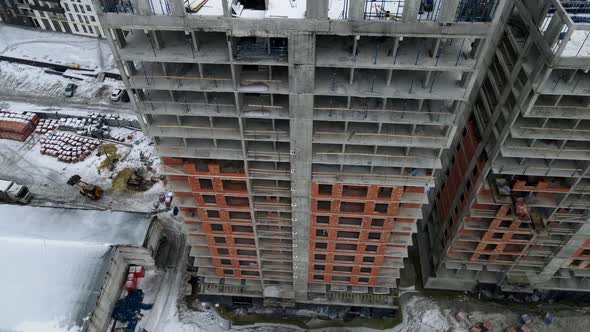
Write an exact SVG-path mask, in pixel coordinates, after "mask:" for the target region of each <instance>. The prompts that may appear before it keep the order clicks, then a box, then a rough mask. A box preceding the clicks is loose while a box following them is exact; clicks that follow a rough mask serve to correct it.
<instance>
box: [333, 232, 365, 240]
mask: <svg viewBox="0 0 590 332" xmlns="http://www.w3.org/2000/svg"><path fill="white" fill-rule="evenodd" d="M359 235H360V233H359V232H346V231H338V233H337V237H338V238H339V239H358V238H359Z"/></svg>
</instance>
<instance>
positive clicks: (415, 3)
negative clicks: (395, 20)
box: [403, 0, 421, 22]
mask: <svg viewBox="0 0 590 332" xmlns="http://www.w3.org/2000/svg"><path fill="white" fill-rule="evenodd" d="M420 1H421V0H406V2H404V13H403V21H404V22H417V21H418V9H420Z"/></svg>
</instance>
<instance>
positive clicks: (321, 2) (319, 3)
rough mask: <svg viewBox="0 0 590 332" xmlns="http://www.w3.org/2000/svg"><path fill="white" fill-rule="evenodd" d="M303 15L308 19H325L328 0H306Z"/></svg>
mask: <svg viewBox="0 0 590 332" xmlns="http://www.w3.org/2000/svg"><path fill="white" fill-rule="evenodd" d="M306 1H307V7H306V9H305V17H306V18H309V19H314V18H315V19H327V18H328V7H329V0H306ZM353 1H354V0H353Z"/></svg>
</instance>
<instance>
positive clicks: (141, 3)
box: [133, 0, 153, 15]
mask: <svg viewBox="0 0 590 332" xmlns="http://www.w3.org/2000/svg"><path fill="white" fill-rule="evenodd" d="M133 7H134V8H135V9H136V10H137V14H139V15H153V13H152V8H150V4H149V1H148V0H134V1H133Z"/></svg>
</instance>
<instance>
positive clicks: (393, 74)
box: [93, 0, 505, 307]
mask: <svg viewBox="0 0 590 332" xmlns="http://www.w3.org/2000/svg"><path fill="white" fill-rule="evenodd" d="M272 1H273V0H270V1H267V2H266V3H265V8H264V9H265V10H262V9H252V8H241V7H240V5H242V3H241V2H240V1H227V0H224V1H209V2H208V4H207V5H206V6H208V7H205V8H201V9H198V8H197V7H193V8H191V9H190V10H185V8H184V6H183V4H182V1H168V2H166V6H162V7H158V6H155V5H154V3H153V2H150V1H145V0H137V1H131V2H124V3H123V2H117V1H100V0H93V2H94V5H95V8H96V12H97V14H98V18H99V21H100V23H101V25H102V27H103V30H104V32H105V33H106V36H107V39H108V40H109V41H110V42H111V46H112V48H113V54H114V56H115V60H116V62H117V63H118V66H119V69H120V71H121V73H122V76H123V80H124V82H125V84H126V87H127V90H128V92H129V94H130V96H133V98H132V102H133V103H134V104H135V106H136V109H137V112H138V117H139V118H140V122H141V124H142V127H143V130H144V131H145V132H146V133H147V134H148V135H150V136H151V137H153V138H154V140H155V143H156V146H157V149H158V152H159V154H160V155H161V157H162V163H163V165H164V168H163V169H164V173H165V174H166V175H167V176H168V188H169V189H170V190H172V191H174V192H175V193H176V198H175V201H174V203H175V204H176V205H178V206H179V207H180V210H181V214H182V217H183V218H184V221H185V224H186V226H187V228H188V230H189V234H190V240H189V242H190V245H191V248H192V249H191V252H190V255H191V257H192V260H191V261H192V264H193V265H194V267H195V269H196V271H197V272H196V275H197V276H198V277H199V278H200V281H201V283H200V289H199V292H201V293H202V294H216V295H227V296H241V297H244V296H246V297H248V296H250V297H263V298H264V299H265V301H268V303H269V304H271V303H280V304H281V305H289V304H294V303H308V302H313V303H316V304H335V305H359V306H373V307H393V306H394V295H395V292H396V289H397V285H398V282H399V276H400V273H399V271H400V269H401V268H403V266H404V259H405V258H406V257H407V246H409V245H411V244H412V234H414V233H415V232H416V231H417V220H419V219H422V216H423V214H422V206H423V205H424V204H427V203H428V199H427V197H426V195H427V193H428V191H429V190H430V189H432V188H434V186H435V178H434V175H435V173H436V172H437V170H439V169H440V168H441V167H442V160H441V156H442V155H443V152H444V151H445V150H446V149H448V148H449V147H450V146H451V143H452V142H453V139H454V137H455V136H456V133H457V128H458V127H459V126H462V125H463V124H462V122H464V119H465V118H466V115H465V114H464V113H465V110H466V109H467V108H466V105H467V103H466V102H467V101H468V99H469V96H470V94H471V91H472V90H473V86H474V84H475V83H476V80H477V78H478V77H481V76H482V75H481V74H480V72H482V71H483V70H481V68H482V67H481V66H480V64H481V63H482V61H483V59H484V58H485V54H484V52H483V50H484V49H485V48H486V47H488V44H490V41H491V38H492V37H493V33H494V32H495V30H496V26H497V25H498V22H499V15H495V14H496V13H501V12H503V10H504V9H503V8H504V6H505V3H504V1H486V3H487V5H486V6H483V5H482V6H480V7H478V8H479V9H477V10H475V9H473V8H471V7H468V6H467V4H466V2H465V1H457V0H448V1H435V2H434V3H435V4H434V5H433V7H428V8H425V7H424V5H421V4H420V3H421V2H420V1H418V0H406V1H399V0H396V1H384V2H383V4H382V5H383V6H385V7H375V6H374V5H375V4H374V3H373V2H372V1H362V0H360V1H349V2H343V6H342V8H330V5H329V1H328V0H320V1H317V0H308V1H305V2H304V1H301V0H296V1H294V2H291V3H292V6H293V7H292V8H291V10H287V11H285V12H282V13H281V15H280V16H281V17H278V16H276V9H273V8H275V7H273V4H272ZM274 1H277V0H274ZM211 6H213V7H211ZM214 6H219V7H218V8H214ZM303 8H305V10H304V11H302V9H303ZM400 8H401V9H400ZM466 8H471V9H470V10H469V11H466ZM273 10H274V11H273ZM211 13H215V15H212V14H211ZM273 13H274V14H273ZM298 15H300V16H298ZM246 16H247V17H246ZM248 17H259V18H257V19H252V18H248ZM461 128H462V127H461Z"/></svg>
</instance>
